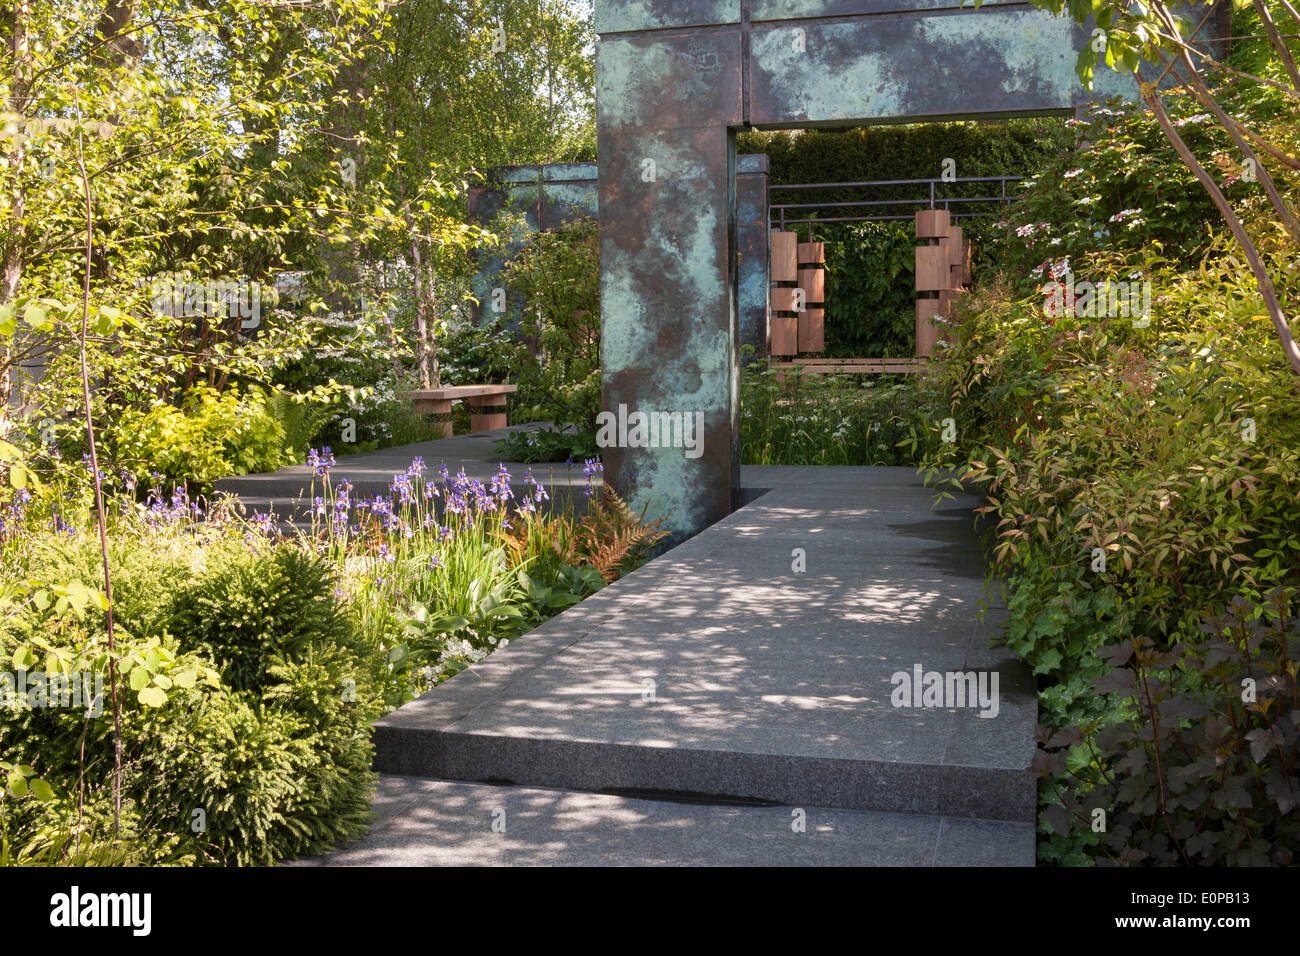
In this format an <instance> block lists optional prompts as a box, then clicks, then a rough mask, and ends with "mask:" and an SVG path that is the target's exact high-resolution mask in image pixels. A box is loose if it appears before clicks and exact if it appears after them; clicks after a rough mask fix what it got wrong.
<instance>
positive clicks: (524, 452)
mask: <svg viewBox="0 0 1300 956" xmlns="http://www.w3.org/2000/svg"><path fill="white" fill-rule="evenodd" d="M494 447H495V448H496V450H497V452H498V453H500V455H501V457H502V458H504V459H505V460H506V461H521V462H524V463H525V464H536V463H537V462H561V461H582V460H585V459H588V458H596V457H598V456H599V455H600V448H599V447H598V446H597V444H596V433H595V432H591V431H588V432H577V431H560V430H559V429H558V428H536V429H528V430H526V431H515V432H510V433H508V434H507V435H506V436H505V437H504V438H501V439H498V440H497V442H496V443H495V446H494Z"/></svg>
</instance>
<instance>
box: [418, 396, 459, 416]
mask: <svg viewBox="0 0 1300 956" xmlns="http://www.w3.org/2000/svg"><path fill="white" fill-rule="evenodd" d="M411 411H413V412H415V414H417V415H450V414H451V399H450V398H415V399H412V400H411Z"/></svg>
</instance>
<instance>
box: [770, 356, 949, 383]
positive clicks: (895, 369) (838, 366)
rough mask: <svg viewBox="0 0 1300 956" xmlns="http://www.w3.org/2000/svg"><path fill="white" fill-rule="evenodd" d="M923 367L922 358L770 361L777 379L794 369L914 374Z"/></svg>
mask: <svg viewBox="0 0 1300 956" xmlns="http://www.w3.org/2000/svg"><path fill="white" fill-rule="evenodd" d="M924 367H925V359H923V358H847V359H831V358H827V359H811V358H805V359H795V360H794V361H792V362H774V363H772V368H774V369H776V374H777V378H779V379H782V378H785V375H786V373H787V372H790V371H793V370H795V369H800V370H801V371H802V372H803V373H804V374H805V375H914V374H915V373H917V372H919V371H921V369H922V368H924Z"/></svg>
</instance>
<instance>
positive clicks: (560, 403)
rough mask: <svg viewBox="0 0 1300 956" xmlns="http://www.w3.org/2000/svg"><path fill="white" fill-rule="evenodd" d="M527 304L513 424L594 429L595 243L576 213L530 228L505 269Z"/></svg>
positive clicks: (588, 223) (590, 226)
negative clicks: (552, 226) (544, 228)
mask: <svg viewBox="0 0 1300 956" xmlns="http://www.w3.org/2000/svg"><path fill="white" fill-rule="evenodd" d="M505 277H506V281H507V283H508V284H509V286H510V288H511V289H514V290H516V291H517V292H518V293H519V294H520V295H521V296H522V297H523V299H524V301H525V302H526V303H527V305H526V306H525V308H524V318H523V327H522V333H523V336H524V339H525V341H531V342H532V343H535V346H534V348H533V349H530V348H528V347H526V346H525V347H521V348H520V349H519V350H518V351H517V352H516V354H515V358H514V369H515V372H516V380H517V382H518V385H519V391H518V393H516V395H515V396H514V399H513V401H512V404H511V418H512V420H513V421H515V422H534V421H549V422H551V423H552V424H554V425H556V426H557V427H559V428H560V429H564V428H567V427H569V426H573V427H575V428H577V429H578V430H579V431H580V432H591V433H593V434H594V433H595V430H596V416H597V415H598V414H599V413H600V244H599V239H598V236H597V227H596V223H595V222H594V221H592V220H587V219H580V220H577V221H575V222H572V223H568V224H566V225H565V226H563V227H562V228H560V229H556V230H553V231H550V232H542V233H538V234H537V235H535V236H534V237H532V239H531V240H530V241H529V243H528V245H527V246H526V247H525V248H524V249H523V250H522V251H521V252H520V253H519V254H518V255H517V256H515V257H514V258H513V259H512V260H511V262H510V263H509V265H508V266H507V267H506V271H505Z"/></svg>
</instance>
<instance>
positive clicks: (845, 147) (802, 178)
mask: <svg viewBox="0 0 1300 956" xmlns="http://www.w3.org/2000/svg"><path fill="white" fill-rule="evenodd" d="M1072 139H1073V137H1072V134H1071V131H1070V130H1069V129H1067V128H1066V126H1065V120H1064V119H1061V118H1055V117H1053V118H1042V119H1027V120H1012V121H1009V122H1004V123H977V122H965V123H937V124H936V123H930V124H925V125H921V126H865V127H855V128H853V129H848V130H777V131H772V132H751V133H741V134H740V135H739V136H738V137H737V146H736V148H737V152H741V153H766V154H767V158H768V169H769V173H770V176H771V183H772V186H773V187H779V186H784V185H791V184H795V183H840V182H866V181H870V180H889V179H930V178H935V177H938V176H940V175H941V173H942V171H943V170H942V166H941V164H942V163H943V160H944V159H947V158H951V159H953V160H954V161H955V162H956V175H957V176H958V177H966V176H1028V175H1032V174H1033V173H1035V172H1037V171H1038V170H1039V169H1040V167H1041V166H1042V165H1043V161H1044V159H1046V158H1048V157H1051V156H1053V155H1055V154H1057V153H1058V152H1059V151H1060V150H1061V149H1063V148H1065V145H1066V144H1067V143H1070V142H1072ZM943 189H944V190H945V191H944V192H942V193H941V195H947V196H977V195H988V194H989V189H990V184H987V183H970V184H954V185H950V186H946V187H943ZM898 190H899V187H891V191H890V192H888V193H886V192H881V193H880V194H879V195H872V196H869V195H867V194H866V193H865V192H864V191H863V190H861V189H858V190H817V191H815V192H814V191H808V192H803V191H801V192H799V193H797V194H795V193H788V192H786V193H781V192H777V193H776V194H775V195H774V196H773V202H832V201H840V200H852V199H877V198H878V199H889V198H893V197H894V196H897V195H898ZM918 190H919V187H918ZM921 194H922V193H921V191H918V192H917V193H916V195H917V196H918V197H919V196H920V195H921ZM796 195H797V196H798V197H799V198H798V199H795V196H796ZM926 195H928V191H927V192H926ZM914 208H915V207H908V208H903V209H900V210H897V211H899V212H904V213H906V212H910V211H911V209H914ZM889 211H894V210H892V209H890V210H889Z"/></svg>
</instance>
